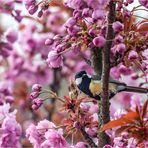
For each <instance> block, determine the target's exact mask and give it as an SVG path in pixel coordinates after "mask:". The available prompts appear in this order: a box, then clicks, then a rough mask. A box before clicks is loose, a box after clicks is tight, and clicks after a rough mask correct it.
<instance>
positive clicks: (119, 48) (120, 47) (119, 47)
mask: <svg viewBox="0 0 148 148" xmlns="http://www.w3.org/2000/svg"><path fill="white" fill-rule="evenodd" d="M125 50H126V46H125V44H123V43H120V44H118V45H117V47H116V51H117V52H119V53H121V54H123V53H124V51H125Z"/></svg>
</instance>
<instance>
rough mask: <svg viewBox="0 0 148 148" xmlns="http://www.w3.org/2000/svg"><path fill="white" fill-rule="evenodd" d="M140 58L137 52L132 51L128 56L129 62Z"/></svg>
mask: <svg viewBox="0 0 148 148" xmlns="http://www.w3.org/2000/svg"><path fill="white" fill-rule="evenodd" d="M137 58H138V53H137V52H136V51H131V52H130V53H129V55H128V59H129V60H135V59H137Z"/></svg>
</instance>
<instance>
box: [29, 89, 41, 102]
mask: <svg viewBox="0 0 148 148" xmlns="http://www.w3.org/2000/svg"><path fill="white" fill-rule="evenodd" d="M39 95H40V94H39V92H38V91H34V92H32V93H31V94H30V97H29V99H31V100H34V99H35V98H37V97H38V96H39Z"/></svg>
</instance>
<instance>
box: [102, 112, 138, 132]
mask: <svg viewBox="0 0 148 148" xmlns="http://www.w3.org/2000/svg"><path fill="white" fill-rule="evenodd" d="M138 117H139V116H138V114H137V113H136V112H132V111H131V112H128V113H127V114H126V115H124V116H123V117H121V118H119V119H117V120H113V121H110V122H108V123H107V124H105V125H104V126H103V127H102V128H101V129H100V130H101V131H104V130H107V129H110V128H114V127H117V126H122V125H125V124H128V123H132V122H133V120H135V119H136V118H138Z"/></svg>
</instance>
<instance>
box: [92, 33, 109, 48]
mask: <svg viewBox="0 0 148 148" xmlns="http://www.w3.org/2000/svg"><path fill="white" fill-rule="evenodd" d="M105 42H106V40H105V38H104V37H103V36H98V37H96V38H94V39H93V44H94V45H95V46H96V47H99V48H100V47H103V46H104V44H105Z"/></svg>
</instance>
